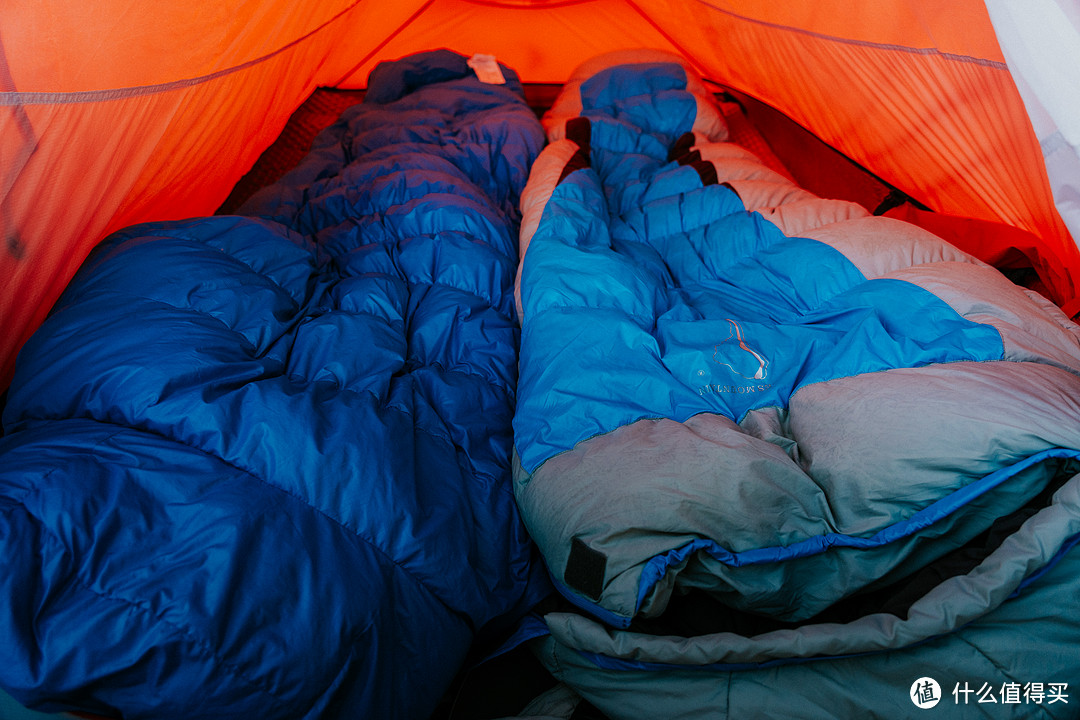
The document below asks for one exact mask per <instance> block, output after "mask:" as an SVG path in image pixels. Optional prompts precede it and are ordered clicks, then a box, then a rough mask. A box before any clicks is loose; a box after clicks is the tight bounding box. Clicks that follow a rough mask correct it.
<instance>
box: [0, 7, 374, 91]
mask: <svg viewBox="0 0 1080 720" xmlns="http://www.w3.org/2000/svg"><path fill="white" fill-rule="evenodd" d="M363 2H364V0H355V2H353V3H352V4H351V5H349V7H347V8H345V9H344V10H342V11H341V12H339V13H338V14H337V15H335V16H334V17H332V18H330V19H329V20H327V21H326V22H324V23H323V24H322V25H320V26H318V27H317V28H315V29H314V30H311V31H310V32H308V33H307V34H305V35H302V36H301V37H298V38H296V39H295V40H293V41H291V42H289V43H286V44H285V45H282V46H281V47H279V48H278V49H277V50H274V51H272V52H269V53H267V54H266V55H263V56H261V57H257V58H255V59H254V60H248V61H247V62H243V63H240V64H239V65H234V66H232V67H229V68H225V69H224V70H218V71H216V72H212V73H209V74H207V75H200V76H198V77H193V78H184V79H182V80H172V81H170V82H166V83H157V84H154V85H134V86H131V87H124V88H110V89H108V90H80V91H75V92H35V91H29V92H24V91H11V92H0V107H3V106H15V107H18V106H21V105H67V104H76V103H94V102H107V101H110V100H126V99H128V98H133V97H140V96H143V95H154V94H157V93H164V92H170V91H172V90H181V89H184V88H189V87H194V86H195V85H202V84H204V83H208V82H211V81H213V80H217V79H218V78H221V77H225V76H226V75H232V74H233V73H237V72H240V71H242V70H247V69H248V68H250V67H254V66H256V65H260V64H262V63H264V62H266V61H268V60H271V59H273V58H275V57H277V56H278V55H280V54H282V53H284V52H286V51H287V50H290V49H292V48H294V47H296V46H297V45H299V44H300V43H302V42H304V41H306V40H307V39H308V38H311V37H312V36H314V35H316V34H318V33H320V32H322V31H323V30H324V29H325V28H327V27H329V26H330V25H332V24H333V23H335V22H337V21H338V20H339V19H340V18H341V17H343V16H344V15H346V14H348V13H350V12H352V11H353V10H354V9H356V7H357V6H359V5H360V4H361V3H363Z"/></svg>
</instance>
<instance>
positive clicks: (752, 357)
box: [713, 318, 769, 380]
mask: <svg viewBox="0 0 1080 720" xmlns="http://www.w3.org/2000/svg"><path fill="white" fill-rule="evenodd" d="M728 327H729V328H730V334H729V335H728V337H727V338H726V339H724V340H721V341H720V342H718V343H717V344H716V346H715V347H714V349H713V361H714V362H717V363H719V364H720V365H724V366H725V367H727V368H729V369H730V370H731V371H732V372H733V373H735V374H736V375H739V376H741V377H744V378H746V379H747V380H764V379H765V377H766V376H767V375H768V374H769V361H768V360H766V359H765V357H764V356H763V355H762V354H761V353H759V352H758V351H756V350H754V349H753V348H752V347H750V345H748V344H747V342H746V337H745V334H744V333H743V329H742V328H741V327H740V326H739V323H737V322H735V321H734V320H732V319H730V318H729V319H728Z"/></svg>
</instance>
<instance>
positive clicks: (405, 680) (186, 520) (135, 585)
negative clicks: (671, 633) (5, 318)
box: [0, 58, 550, 720]
mask: <svg viewBox="0 0 1080 720" xmlns="http://www.w3.org/2000/svg"><path fill="white" fill-rule="evenodd" d="M429 60H430V58H427V59H425V60H424V62H428V61H429ZM402 62H403V63H405V65H403V66H401V67H399V68H397V70H398V71H400V73H398V74H400V75H402V76H403V77H404V78H405V79H404V81H403V82H405V84H406V85H407V86H408V87H407V89H406V94H403V95H402V96H401V97H400V98H399V99H396V100H393V99H392V100H389V101H387V103H386V104H376V103H365V104H364V105H361V106H358V107H355V108H352V109H350V110H349V111H348V112H347V113H346V114H344V115H343V116H342V119H341V120H339V121H338V122H337V123H335V124H334V125H333V126H331V128H328V130H327V131H326V132H325V133H324V134H323V135H322V136H321V137H320V139H319V140H318V141H317V142H316V144H315V148H314V150H313V152H312V154H311V155H310V156H309V157H308V158H307V159H306V160H305V161H304V162H303V163H301V165H300V166H298V167H297V168H296V169H295V170H294V171H293V172H291V173H290V174H288V175H286V177H285V178H283V179H282V181H281V182H280V183H279V184H277V185H275V186H273V187H271V188H268V189H266V191H264V192H262V193H260V195H259V196H257V197H256V198H253V200H252V202H251V203H249V204H248V206H246V208H245V212H246V213H248V214H249V215H251V217H209V218H194V219H190V220H185V221H177V222H162V223H151V224H145V225H140V226H136V227H133V228H128V229H125V230H123V231H121V232H119V233H116V234H115V235H113V236H112V237H110V238H109V239H107V240H106V241H105V242H104V243H103V244H102V245H101V246H100V247H99V248H98V249H97V250H96V251H95V253H94V254H93V256H92V257H91V258H90V259H89V260H88V261H87V262H86V263H85V266H84V268H83V269H82V271H81V272H80V273H79V275H78V276H77V277H76V278H75V279H74V280H73V282H72V283H71V285H70V286H69V288H68V289H67V291H66V292H65V294H64V296H63V297H62V298H61V300H60V301H59V302H58V304H57V306H56V308H55V309H54V311H53V313H52V315H51V317H50V318H49V319H48V321H47V322H46V323H45V324H44V325H43V326H42V329H41V330H40V331H39V332H38V333H37V334H35V336H34V337H33V338H31V340H30V342H28V343H27V345H26V348H25V350H24V351H23V353H22V355H21V356H20V358H19V365H18V368H17V371H16V377H15V380H14V382H13V384H12V386H11V389H10V393H9V397H8V401H7V406H6V408H5V412H4V418H3V421H4V431H5V435H4V437H3V438H2V439H0V554H2V555H3V556H4V557H5V558H7V559H8V560H7V561H6V564H5V566H4V567H5V571H4V573H2V574H0V575H2V577H0V637H3V638H5V641H4V642H3V643H0V686H3V687H4V688H5V689H6V690H7V691H8V692H10V693H11V694H12V695H13V696H14V697H16V698H17V699H18V700H20V701H21V702H23V703H24V704H27V705H31V706H38V707H48V708H50V709H53V710H58V709H61V708H65V707H73V708H83V709H87V710H91V711H97V712H101V713H103V714H115V713H116V712H120V713H122V714H123V716H124V717H125V718H131V719H134V718H162V717H185V718H189V719H194V718H202V717H222V716H226V715H227V716H231V717H261V718H282V719H283V720H285V719H288V720H296V719H297V718H316V717H318V718H338V717H340V718H354V717H380V718H393V717H403V718H406V717H407V718H412V717H427V716H429V715H430V714H431V712H432V711H433V710H434V708H435V706H436V703H437V701H438V700H439V698H440V696H441V695H442V693H443V692H444V691H445V690H446V688H447V687H448V686H449V685H450V683H451V680H452V678H453V676H454V674H455V673H456V671H457V669H458V668H459V667H460V664H461V663H462V661H463V659H464V658H465V655H466V653H467V652H468V651H469V649H470V646H471V645H472V643H473V642H474V641H481V642H484V641H488V640H489V639H495V638H497V637H498V636H499V635H500V634H501V632H502V631H504V630H507V629H509V627H510V626H511V625H512V623H513V622H514V621H515V620H516V619H517V618H518V617H520V616H521V615H523V614H524V612H525V611H526V610H527V609H528V608H529V607H531V606H532V605H533V604H534V603H535V602H536V601H537V600H539V599H540V598H541V597H542V596H543V595H545V594H546V593H547V592H548V591H549V588H550V585H549V584H548V581H547V579H546V576H545V574H544V570H543V568H542V567H540V566H539V564H538V563H535V562H534V560H533V549H532V546H531V544H530V541H529V539H528V538H527V536H526V534H525V531H524V527H523V525H522V524H521V522H520V519H519V518H518V515H517V510H516V506H515V504H514V500H513V496H512V492H511V489H510V486H509V483H510V454H511V417H512V412H513V407H514V400H515V393H516V387H515V386H516V381H517V378H516V363H517V352H516V349H517V334H518V331H517V326H516V322H515V321H514V318H513V314H512V313H513V309H512V308H513V298H512V292H511V288H512V283H513V277H514V272H515V266H516V232H517V222H518V215H517V208H516V203H517V196H518V193H520V191H521V189H522V187H523V184H524V181H525V178H526V177H527V174H528V169H529V166H530V165H531V163H532V161H533V159H535V157H536V155H537V154H538V153H539V150H540V148H541V146H542V144H543V131H542V128H541V127H540V125H539V122H538V121H537V120H536V118H535V116H534V115H533V113H532V111H531V110H529V108H528V107H527V106H526V104H525V103H524V100H523V99H522V98H521V97H520V95H518V94H516V93H515V92H514V91H513V90H512V88H508V87H493V86H484V85H482V84H481V83H479V82H478V81H477V80H476V79H475V78H472V77H458V78H456V79H452V80H448V81H442V77H441V75H440V72H441V71H439V72H436V73H435V78H436V79H438V80H440V81H439V82H435V83H434V84H431V76H430V75H428V74H426V72H427V71H426V70H425V68H424V67H420V68H419V69H417V68H415V67H413V68H410V67H408V66H407V65H408V61H407V60H406V61H402ZM425 77H426V78H427V80H426V81H424V82H420V81H417V78H421V79H423V78H425ZM425 83H426V84H425ZM403 121H407V122H406V123H405V124H404V125H403V124H402V123H403ZM369 148H370V149H371V156H373V157H371V156H369V155H368V154H367V149H369ZM353 160H355V162H353ZM256 215H259V216H261V217H255V216H256Z"/></svg>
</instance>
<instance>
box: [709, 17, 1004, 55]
mask: <svg viewBox="0 0 1080 720" xmlns="http://www.w3.org/2000/svg"><path fill="white" fill-rule="evenodd" d="M694 2H696V3H697V4H698V5H704V6H705V7H707V8H708V9H710V10H713V11H715V12H718V13H722V14H724V15H727V16H728V17H731V18H734V19H736V20H741V21H743V22H748V23H752V24H754V25H760V26H762V27H767V28H772V29H774V30H784V31H786V32H791V33H796V34H798V35H804V36H806V37H812V38H815V39H818V40H827V41H829V42H834V43H839V44H842V45H853V46H856V47H864V48H872V49H875V50H895V51H898V52H904V53H909V54H912V55H939V56H941V57H943V58H945V59H946V60H955V61H957V62H962V63H971V64H973V65H981V66H983V67H990V68H996V69H999V70H1008V66H1007V65H1006V64H1005V63H1003V62H1000V61H998V60H988V59H986V58H980V57H974V56H972V55H961V54H959V53H950V52H944V51H943V50H941V49H940V48H936V47H927V48H916V47H909V46H907V45H896V44H893V43H879V42H871V41H869V40H854V39H851V38H843V37H839V36H837V35H828V34H826V33H821V32H816V31H814V30H804V29H802V28H797V27H792V26H790V25H783V24H781V23H773V22H769V21H767V20H759V19H757V18H752V17H748V16H746V15H740V14H738V13H736V12H733V11H731V10H725V9H723V8H719V7H716V6H715V5H713V4H712V3H710V2H709V0H694Z"/></svg>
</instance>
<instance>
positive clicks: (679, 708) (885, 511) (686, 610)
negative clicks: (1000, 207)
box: [514, 54, 1080, 719]
mask: <svg viewBox="0 0 1080 720" xmlns="http://www.w3.org/2000/svg"><path fill="white" fill-rule="evenodd" d="M710 100H711V98H710V96H709V95H708V94H707V93H705V91H704V89H703V86H702V85H701V82H700V80H698V79H697V78H696V77H694V75H693V73H692V71H690V70H688V69H687V67H685V66H683V65H682V64H680V63H679V62H672V61H671V59H670V58H664V57H657V56H656V55H655V54H648V55H646V56H644V57H643V58H640V59H634V60H632V61H627V57H626V55H625V54H623V55H616V56H608V57H606V58H601V59H598V60H596V61H593V62H591V63H590V64H587V65H586V66H583V69H581V70H579V71H578V72H577V73H575V75H574V76H573V77H572V78H571V80H570V82H568V83H567V85H566V86H565V89H564V91H563V95H562V96H561V97H560V98H559V99H558V100H557V101H556V103H555V105H554V106H553V108H552V111H551V112H550V113H549V114H548V116H546V118H545V125H546V127H547V131H548V136H549V140H550V145H549V147H548V148H547V149H546V150H545V151H544V153H543V154H542V155H541V157H540V158H539V159H538V160H537V162H536V164H535V165H534V168H533V172H532V177H531V179H530V181H529V184H528V186H527V188H526V190H525V192H524V193H523V196H522V207H523V211H524V218H523V222H522V233H521V241H520V242H521V250H522V262H521V266H520V269H519V282H518V292H519V303H520V305H519V307H520V312H521V322H522V341H521V342H522V349H521V361H520V368H521V370H520V372H521V375H520V380H519V388H518V402H517V410H516V416H515V420H514V428H515V450H516V453H515V466H516V469H515V484H514V487H515V492H516V495H517V499H518V503H519V506H520V508H521V511H522V515H523V517H524V519H525V522H526V526H527V527H528V529H529V531H530V533H531V535H532V536H533V538H534V539H535V541H536V542H537V544H538V546H539V547H540V550H541V552H542V553H543V555H544V558H545V560H546V562H547V565H548V567H549V570H550V573H551V576H552V578H553V580H554V582H555V584H556V586H557V587H558V589H559V590H560V592H561V595H562V596H563V597H564V599H565V600H564V603H563V606H562V607H561V608H560V609H558V610H557V611H551V612H547V613H546V614H545V615H544V616H543V620H544V624H543V626H542V627H541V628H540V631H538V634H539V635H541V636H542V637H543V639H542V640H537V644H538V653H539V656H540V657H541V659H542V660H544V662H545V663H546V665H547V666H548V667H549V668H550V669H551V670H552V672H554V673H555V675H556V676H557V677H559V678H560V679H561V680H563V681H564V682H566V683H567V684H568V685H570V686H571V687H572V688H573V689H574V690H575V691H577V692H578V693H580V694H581V695H582V696H583V697H584V698H585V699H587V700H588V701H590V702H591V703H592V704H593V705H595V706H596V707H597V708H599V709H600V710H602V711H603V712H604V713H606V714H608V715H610V716H611V717H612V718H642V717H650V718H710V719H715V718H727V717H731V718H740V719H742V718H811V719H816V718H854V717H859V718H866V717H881V718H898V717H908V716H918V713H920V712H922V710H921V707H920V706H919V705H917V704H916V701H918V700H920V695H919V693H920V692H922V693H923V695H922V699H923V700H924V701H926V702H929V700H927V699H926V695H927V694H933V692H932V689H933V688H934V687H936V688H937V699H938V701H939V704H938V707H937V708H936V710H935V712H936V713H937V715H935V717H938V716H941V717H949V716H954V717H981V716H983V714H985V716H987V717H1036V716H1038V717H1043V716H1046V717H1051V716H1054V717H1070V716H1075V705H1076V702H1077V699H1076V698H1075V697H1074V698H1072V702H1071V703H1069V702H1067V698H1066V701H1062V699H1061V697H1060V696H1061V691H1062V689H1063V688H1071V689H1072V690H1073V691H1074V692H1075V690H1076V689H1077V688H1078V687H1080V651H1078V649H1077V648H1080V603H1078V602H1077V601H1076V598H1077V597H1080V552H1078V551H1076V549H1075V546H1076V543H1077V541H1078V539H1080V474H1078V473H1080V329H1078V327H1077V326H1076V325H1075V324H1074V323H1072V322H1071V321H1070V320H1068V319H1067V318H1066V317H1065V316H1064V315H1063V314H1062V313H1061V312H1060V311H1059V310H1058V309H1057V308H1056V307H1055V306H1053V305H1052V304H1050V303H1049V302H1048V301H1046V300H1045V299H1043V298H1042V297H1041V296H1039V295H1037V294H1035V293H1033V292H1031V291H1028V290H1025V289H1024V288H1021V287H1019V286H1016V285H1014V284H1013V283H1011V282H1009V281H1008V280H1007V279H1006V278H1005V277H1004V276H1002V275H1001V274H1000V273H999V272H998V271H997V270H995V269H994V268H992V267H990V266H988V265H985V264H983V263H981V262H980V261H978V260H976V259H974V258H972V257H970V256H968V255H966V254H964V253H962V252H960V251H959V250H957V249H956V248H954V247H952V246H950V245H948V244H947V243H945V242H943V241H942V240H940V239H938V238H937V237H935V236H933V235H930V234H929V233H927V232H925V231H923V230H920V229H918V228H916V227H914V226H912V225H908V224H905V223H903V222H900V221H898V220H893V219H888V218H884V217H873V216H871V215H870V214H869V213H868V212H867V211H866V210H865V209H863V208H861V207H860V206H857V205H855V204H853V203H848V202H844V201H837V200H825V199H821V198H818V197H816V196H813V195H812V194H811V193H809V192H807V191H805V190H802V189H800V188H798V187H797V186H795V185H794V183H792V181H791V180H790V179H788V178H787V177H785V176H784V175H783V174H782V173H780V172H777V171H775V170H772V169H769V168H766V167H765V166H764V165H762V164H761V163H760V162H759V161H758V160H757V158H755V157H754V156H753V155H752V154H750V153H749V152H747V151H746V150H744V149H743V148H741V147H739V146H737V145H734V144H732V143H730V142H725V140H726V138H727V128H726V126H725V125H724V124H723V118H722V116H721V115H719V113H718V112H717V110H716V108H715V107H714V106H710ZM924 676H928V677H930V678H932V679H934V681H935V683H936V685H933V684H929V683H925V682H924V683H923V684H922V685H920V684H918V681H920V679H925V678H924ZM1051 684H1053V686H1054V688H1056V689H1057V690H1058V695H1057V696H1056V699H1057V700H1058V702H1055V703H1049V702H1045V700H1046V699H1047V697H1048V696H1047V695H1046V694H1045V693H1043V695H1040V696H1036V695H1033V694H1032V693H1031V692H1030V691H1031V689H1032V688H1039V689H1040V691H1045V690H1046V689H1047V688H1049V687H1050V685H1051ZM923 688H927V690H925V691H924V690H923ZM964 689H970V690H972V691H978V690H980V689H982V690H984V691H988V690H992V692H991V693H990V695H992V696H993V697H995V698H996V699H997V703H996V705H994V706H992V707H991V706H990V704H989V703H988V702H984V703H983V704H978V703H977V702H976V701H977V697H976V695H975V694H974V693H968V694H967V695H964V694H963V690H964ZM1021 690H1024V693H1026V694H1020V693H1021ZM1014 691H1015V693H1016V694H1014ZM913 692H914V693H915V694H914V695H912V693H913ZM984 694H985V692H984ZM1003 698H1007V699H1008V700H1010V702H1004V701H1003ZM1014 698H1019V700H1017V702H1011V700H1013V699H1014ZM1025 698H1027V699H1025ZM1036 698H1038V703H1036ZM965 700H966V701H967V702H965ZM1070 714H1072V715H1070Z"/></svg>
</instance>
